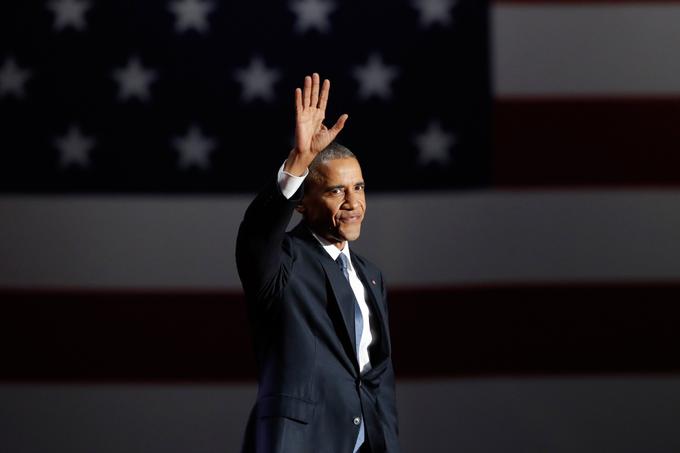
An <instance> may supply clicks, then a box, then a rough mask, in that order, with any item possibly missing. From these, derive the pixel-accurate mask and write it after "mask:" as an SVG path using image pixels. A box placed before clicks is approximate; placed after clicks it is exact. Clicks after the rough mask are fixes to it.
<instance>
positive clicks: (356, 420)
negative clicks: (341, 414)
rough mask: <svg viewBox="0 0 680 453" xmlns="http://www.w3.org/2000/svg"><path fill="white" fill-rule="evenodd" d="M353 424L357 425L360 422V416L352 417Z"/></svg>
mask: <svg viewBox="0 0 680 453" xmlns="http://www.w3.org/2000/svg"><path fill="white" fill-rule="evenodd" d="M354 424H355V425H357V426H359V425H360V424H361V417H354Z"/></svg>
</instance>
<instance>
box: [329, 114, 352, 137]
mask: <svg viewBox="0 0 680 453" xmlns="http://www.w3.org/2000/svg"><path fill="white" fill-rule="evenodd" d="M347 118H349V115H347V114H346V113H345V114H343V115H340V118H338V121H336V122H335V124H334V125H333V127H331V129H330V132H331V133H332V134H333V136H335V135H338V133H339V132H340V131H341V130H342V128H343V127H345V121H347Z"/></svg>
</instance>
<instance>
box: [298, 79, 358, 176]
mask: <svg viewBox="0 0 680 453" xmlns="http://www.w3.org/2000/svg"><path fill="white" fill-rule="evenodd" d="M330 87H331V83H330V81H329V80H328V79H326V80H324V81H323V85H321V84H320V80H319V74H317V73H314V74H312V75H311V76H306V77H305V83H304V86H303V88H302V89H300V88H296V89H295V148H293V150H292V151H291V152H290V155H289V156H288V160H286V165H285V170H286V171H287V172H289V173H292V174H294V175H303V174H304V173H305V171H306V169H307V167H308V166H309V164H310V163H311V162H312V160H314V157H316V155H317V154H318V153H319V152H320V151H321V150H323V149H324V148H325V147H326V146H328V144H329V143H330V142H332V141H333V140H334V139H335V137H336V136H337V135H338V133H339V132H340V131H341V130H342V128H343V127H344V126H345V121H347V118H348V116H347V114H344V115H341V116H340V118H338V120H337V121H336V123H335V124H334V125H333V127H331V128H330V129H329V128H327V127H326V126H325V125H324V124H323V120H324V118H325V117H326V105H327V103H328V93H329V91H330Z"/></svg>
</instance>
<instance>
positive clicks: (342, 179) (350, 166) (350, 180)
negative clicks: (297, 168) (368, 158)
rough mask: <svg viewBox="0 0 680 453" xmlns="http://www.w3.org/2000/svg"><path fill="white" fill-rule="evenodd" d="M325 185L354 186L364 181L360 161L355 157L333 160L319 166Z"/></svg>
mask: <svg viewBox="0 0 680 453" xmlns="http://www.w3.org/2000/svg"><path fill="white" fill-rule="evenodd" d="M317 171H318V173H319V175H320V176H321V179H322V180H323V182H324V185H335V184H354V183H357V182H362V181H363V176H362V174H361V166H360V165H359V161H358V160H356V159H355V158H353V157H344V158H341V159H332V160H329V161H326V162H324V163H322V164H321V165H319V166H318V168H317Z"/></svg>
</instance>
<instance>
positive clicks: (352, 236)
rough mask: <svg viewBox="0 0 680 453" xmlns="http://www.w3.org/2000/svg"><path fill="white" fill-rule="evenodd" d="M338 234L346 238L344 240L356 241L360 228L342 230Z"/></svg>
mask: <svg viewBox="0 0 680 453" xmlns="http://www.w3.org/2000/svg"><path fill="white" fill-rule="evenodd" d="M340 235H341V236H342V237H343V238H344V239H345V240H346V241H356V240H357V239H359V236H360V235H361V230H357V231H346V232H345V231H343V232H341V233H340Z"/></svg>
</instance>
